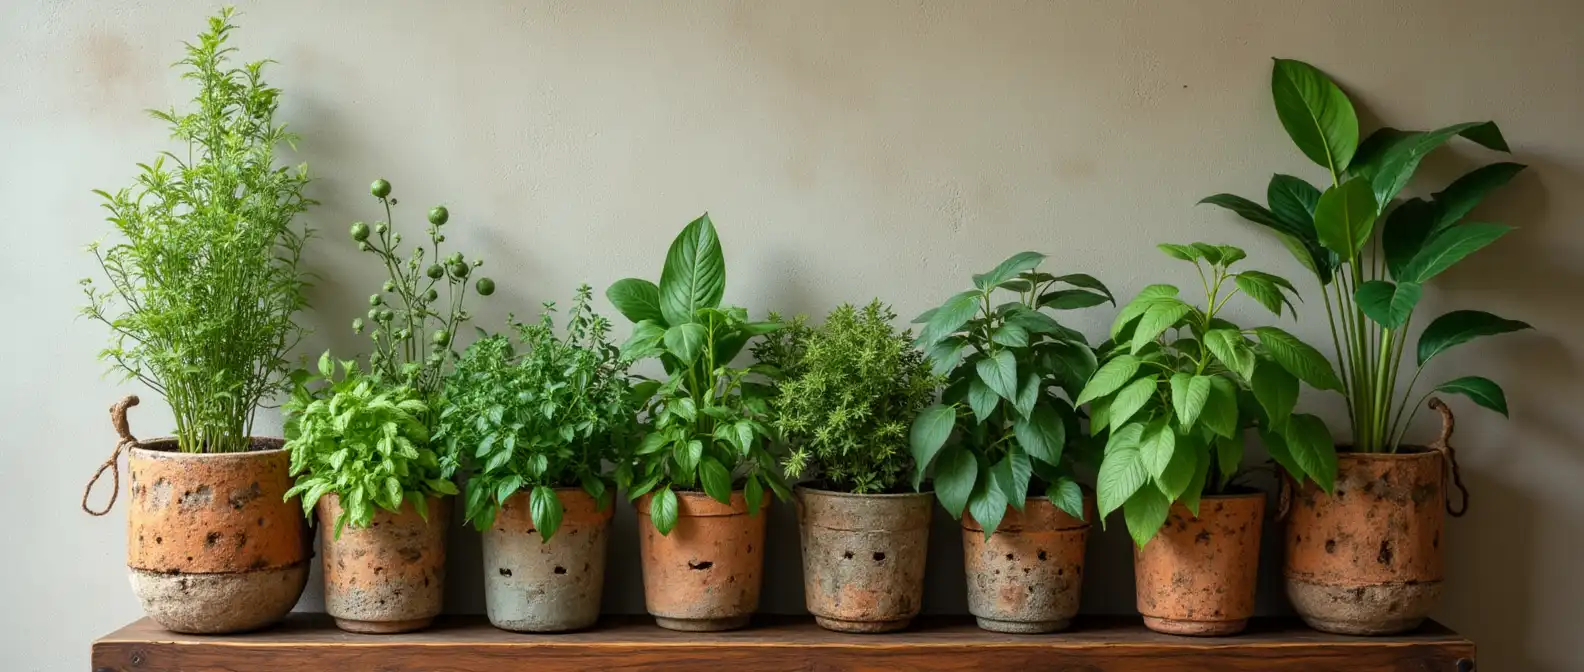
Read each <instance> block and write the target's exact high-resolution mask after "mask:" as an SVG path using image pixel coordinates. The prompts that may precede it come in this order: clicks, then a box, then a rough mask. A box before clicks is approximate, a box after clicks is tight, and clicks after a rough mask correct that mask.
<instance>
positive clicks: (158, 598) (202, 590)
mask: <svg viewBox="0 0 1584 672" xmlns="http://www.w3.org/2000/svg"><path fill="white" fill-rule="evenodd" d="M123 408H124V407H123ZM251 442H252V445H253V447H254V450H251V451H248V452H242V453H214V454H205V453H181V452H176V440H175V439H155V440H153V441H145V442H142V443H141V444H139V447H136V448H132V450H131V451H130V455H129V457H128V458H127V465H128V467H129V468H130V470H131V472H132V504H131V508H130V509H129V510H128V512H127V567H128V568H130V569H131V575H132V590H133V591H134V592H136V593H137V596H138V599H139V600H141V601H142V602H143V611H144V612H145V613H147V614H148V615H149V617H150V618H153V619H154V620H155V621H156V622H158V623H159V624H160V625H162V626H164V627H165V628H166V629H168V630H173V631H176V632H187V633H227V632H243V631H246V630H254V629H257V628H261V627H264V626H266V625H270V624H272V623H275V622H276V621H279V620H280V619H281V617H283V616H285V615H286V613H287V612H289V611H291V608H292V606H294V605H296V604H297V598H298V597H299V596H301V595H302V591H303V586H305V585H306V584H307V582H308V560H309V558H310V557H312V555H313V545H312V537H310V536H309V532H308V525H307V521H306V520H304V519H303V515H302V504H301V503H300V502H299V501H298V500H297V498H295V497H294V498H292V499H291V500H286V499H284V497H283V495H285V494H286V491H287V490H288V489H290V488H291V484H292V483H291V478H290V477H289V476H287V469H288V466H289V463H290V456H289V455H288V453H287V452H286V451H285V450H283V449H282V448H281V445H282V441H281V440H280V439H260V438H255V439H251Z"/></svg>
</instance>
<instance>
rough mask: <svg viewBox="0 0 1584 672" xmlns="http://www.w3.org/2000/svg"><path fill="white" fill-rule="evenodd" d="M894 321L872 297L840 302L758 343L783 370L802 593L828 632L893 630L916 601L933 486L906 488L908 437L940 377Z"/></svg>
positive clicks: (781, 398)
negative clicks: (818, 319) (820, 317)
mask: <svg viewBox="0 0 1584 672" xmlns="http://www.w3.org/2000/svg"><path fill="white" fill-rule="evenodd" d="M770 319H771V320H772V321H777V317H776V316H775V315H773V314H772V315H771V316H770ZM894 319H896V314H895V313H893V312H891V309H890V308H889V307H888V306H886V305H885V304H882V303H880V301H879V300H875V301H873V302H871V303H870V304H869V305H868V306H866V307H864V308H862V309H858V308H854V307H853V306H852V305H842V306H840V307H838V308H837V309H836V310H834V311H831V313H830V315H829V316H827V317H826V318H825V323H824V324H822V325H820V326H819V327H810V326H808V325H807V324H805V323H804V320H803V318H801V317H800V318H798V319H796V320H794V321H793V322H792V323H791V324H789V325H788V326H787V327H786V328H783V329H781V330H779V331H777V332H774V333H772V334H769V335H767V336H766V337H765V339H764V340H763V341H761V342H760V344H759V345H758V346H756V347H755V348H754V356H755V357H756V358H757V359H758V360H759V361H760V362H761V363H763V364H765V365H768V366H771V367H774V368H775V369H776V370H777V371H778V373H779V382H778V384H777V391H776V396H775V398H774V399H773V400H772V401H771V415H772V416H773V417H774V419H775V423H774V424H775V428H776V430H777V431H778V433H779V434H780V436H781V438H782V439H783V440H784V441H785V442H786V443H787V444H789V445H790V446H792V451H791V454H790V455H788V456H787V457H786V458H785V460H784V461H783V467H784V469H785V471H786V475H787V476H788V477H789V478H800V477H805V476H807V477H812V480H811V481H809V482H808V483H805V484H803V485H799V486H798V487H797V490H796V496H797V499H796V502H797V512H798V528H799V531H800V532H801V537H802V540H803V593H804V596H805V599H806V601H807V605H808V610H809V611H810V612H811V613H813V614H814V620H815V622H816V623H818V624H819V625H820V626H822V627H824V628H827V629H830V630H837V631H841V632H889V631H892V630H900V629H902V628H905V627H907V625H908V623H909V622H911V621H912V620H913V617H914V616H916V615H918V612H919V606H920V604H921V602H922V601H923V596H924V559H925V556H926V555H927V551H928V546H929V526H930V514H931V513H932V511H933V509H934V493H931V492H928V491H925V492H916V491H913V489H912V488H908V487H907V483H908V482H909V476H911V473H912V471H913V465H912V455H911V454H910V453H909V452H908V445H907V441H908V428H909V426H910V425H911V424H912V422H913V418H914V417H915V416H917V415H918V412H919V411H920V410H921V409H923V408H924V407H925V406H927V405H929V403H930V402H931V401H932V399H933V397H934V395H935V388H936V387H937V381H938V378H937V377H936V376H935V375H934V374H932V373H931V372H930V367H929V364H928V363H927V362H926V361H925V360H924V355H923V353H921V352H919V351H918V350H917V349H916V348H914V347H913V345H912V341H913V335H912V334H911V333H910V332H901V333H898V332H897V331H895V330H894V329H893V328H892V327H891V321H892V320H894Z"/></svg>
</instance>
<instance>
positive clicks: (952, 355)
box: [925, 336, 968, 376]
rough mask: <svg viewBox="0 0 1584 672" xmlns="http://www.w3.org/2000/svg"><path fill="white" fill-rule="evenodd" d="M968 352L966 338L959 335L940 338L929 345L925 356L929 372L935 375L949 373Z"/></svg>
mask: <svg viewBox="0 0 1584 672" xmlns="http://www.w3.org/2000/svg"><path fill="white" fill-rule="evenodd" d="M967 353H968V339H966V338H963V337H961V336H951V337H948V338H944V339H941V340H940V341H938V342H937V343H935V345H932V346H930V348H929V350H928V352H927V353H926V354H925V357H926V358H928V359H929V361H930V372H931V373H934V374H935V375H937V376H944V375H946V374H948V373H951V370H952V369H955V368H957V365H958V364H961V363H962V360H963V357H964V356H965V355H966V354H967Z"/></svg>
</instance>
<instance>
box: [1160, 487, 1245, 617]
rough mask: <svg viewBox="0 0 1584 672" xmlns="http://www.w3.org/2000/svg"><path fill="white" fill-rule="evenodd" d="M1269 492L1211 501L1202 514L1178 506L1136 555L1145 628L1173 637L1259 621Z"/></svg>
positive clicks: (1208, 499) (1203, 505)
mask: <svg viewBox="0 0 1584 672" xmlns="http://www.w3.org/2000/svg"><path fill="white" fill-rule="evenodd" d="M1264 520H1265V493H1262V492H1255V493H1249V494H1233V495H1207V496H1205V497H1204V498H1203V499H1202V500H1201V501H1200V502H1199V516H1198V517H1197V518H1196V517H1194V515H1193V513H1192V512H1190V511H1189V510H1188V507H1186V506H1183V505H1182V504H1181V503H1174V504H1172V507H1171V512H1170V513H1168V514H1167V516H1166V524H1165V525H1162V526H1161V529H1160V531H1159V532H1157V533H1155V536H1154V537H1153V538H1151V539H1150V540H1149V543H1147V544H1144V548H1142V549H1140V548H1138V547H1136V546H1135V547H1134V549H1133V578H1134V585H1135V591H1136V593H1137V596H1138V610H1139V613H1141V614H1143V615H1144V625H1145V626H1146V627H1148V628H1149V629H1151V630H1154V631H1156V632H1164V633H1167V634H1172V635H1195V636H1203V637H1215V636H1222V635H1232V634H1237V633H1239V632H1242V631H1243V629H1244V628H1245V627H1248V619H1249V617H1250V616H1253V615H1254V588H1255V586H1256V583H1257V579H1258V578H1259V549H1260V525H1261V524H1262V523H1263V522H1264Z"/></svg>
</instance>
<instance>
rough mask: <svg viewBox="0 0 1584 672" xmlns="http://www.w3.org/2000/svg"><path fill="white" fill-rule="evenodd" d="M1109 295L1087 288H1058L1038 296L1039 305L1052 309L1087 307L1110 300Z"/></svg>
mask: <svg viewBox="0 0 1584 672" xmlns="http://www.w3.org/2000/svg"><path fill="white" fill-rule="evenodd" d="M1110 300H1111V299H1110V297H1107V296H1105V295H1104V294H1100V293H1098V292H1091V291H1089V290H1087V289H1058V290H1055V291H1050V292H1045V293H1044V294H1041V295H1040V297H1039V307H1041V308H1050V309H1052V310H1073V309H1077V308H1089V307H1091V306H1098V305H1100V304H1102V303H1106V302H1107V301H1110Z"/></svg>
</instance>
